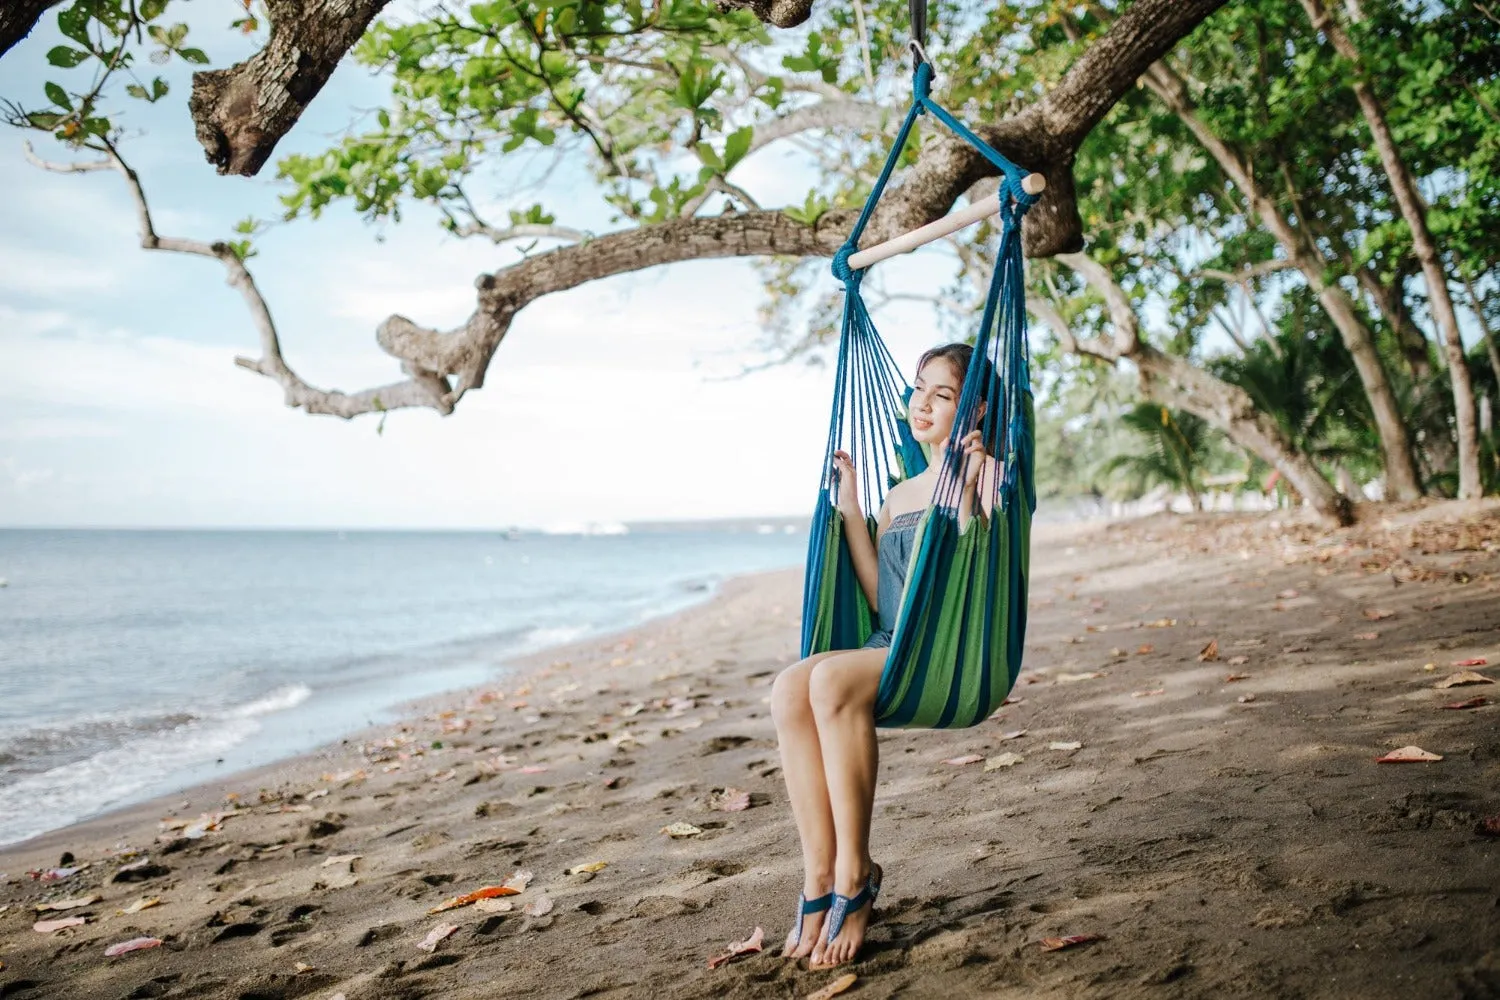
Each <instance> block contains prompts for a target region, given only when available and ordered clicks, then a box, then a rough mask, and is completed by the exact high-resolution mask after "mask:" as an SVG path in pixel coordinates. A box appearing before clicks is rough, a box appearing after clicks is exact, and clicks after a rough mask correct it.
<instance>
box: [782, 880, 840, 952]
mask: <svg viewBox="0 0 1500 1000" xmlns="http://www.w3.org/2000/svg"><path fill="white" fill-rule="evenodd" d="M832 905H833V893H831V892H825V893H824V894H823V895H821V896H819V897H818V898H816V899H808V898H807V897H806V896H804V895H802V893H800V892H799V893H797V925H796V927H794V928H793V929H792V947H793V948H796V947H797V945H799V944H801V943H802V920H803V918H804V917H809V916H811V915H812V914H814V913H822V912H823V911H824V910H826V909H828V908H829V907H830V906H832Z"/></svg>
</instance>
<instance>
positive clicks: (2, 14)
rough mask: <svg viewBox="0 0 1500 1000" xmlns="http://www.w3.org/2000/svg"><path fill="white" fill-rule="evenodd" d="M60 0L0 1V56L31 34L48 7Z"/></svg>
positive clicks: (55, 4) (53, 5)
mask: <svg viewBox="0 0 1500 1000" xmlns="http://www.w3.org/2000/svg"><path fill="white" fill-rule="evenodd" d="M60 2H61V0H5V2H4V3H0V56H4V55H5V53H7V52H9V51H10V50H11V49H12V48H13V47H14V46H15V45H16V43H17V42H19V41H20V40H21V39H23V38H25V37H26V36H27V35H29V34H31V29H32V28H34V27H36V23H37V22H38V21H40V20H41V19H42V15H43V14H45V13H47V11H48V9H50V8H52V7H55V6H57V5H58V3H60Z"/></svg>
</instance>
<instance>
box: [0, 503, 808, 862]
mask: <svg viewBox="0 0 1500 1000" xmlns="http://www.w3.org/2000/svg"><path fill="white" fill-rule="evenodd" d="M806 548H807V534H806V526H805V524H804V523H796V524H792V523H787V522H785V521H781V520H777V521H770V522H765V523H757V522H736V523H722V524H703V525H676V526H674V525H652V526H639V527H633V528H629V529H627V528H626V527H625V526H622V525H615V526H607V527H602V528H601V527H588V526H580V528H579V530H578V531H577V532H576V533H574V532H570V533H555V534H542V533H529V532H528V533H518V532H446V531H445V532H416V531H412V532H406V531H348V532H340V531H111V530H0V580H3V582H4V584H5V585H4V586H3V587H0V845H4V844H9V843H14V842H16V841H20V840H23V839H26V838H28V837H32V836H35V835H37V834H40V833H44V832H47V831H49V830H54V829H57V828H59V827H62V826H66V825H68V824H70V823H73V822H77V821H78V820H81V819H85V818H88V817H90V816H94V815H98V814H99V813H102V812H105V811H107V810H109V809H111V808H116V807H118V806H122V805H126V804H129V803H131V802H138V801H141V800H144V799H146V798H150V797H153V796H156V795H160V794H166V793H168V792H172V791H176V790H180V789H182V788H186V787H188V786H190V785H193V784H196V783H198V782H201V781H206V780H211V779H212V778H214V777H216V776H219V775H228V774H230V773H232V772H234V771H238V770H241V769H243V768H247V767H254V766H258V765H261V764H265V763H269V762H271V761H274V760H277V759H280V758H283V757H286V756H290V755H292V754H296V753H300V752H303V751H306V750H310V749H312V748H314V747H316V746H319V745H322V744H324V743H328V742H331V741H334V740H337V739H338V738H339V737H341V736H343V735H345V734H346V733H349V732H351V731H354V730H356V729H359V728H362V727H364V726H366V725H369V724H373V723H377V722H381V721H388V720H390V719H392V718H394V717H395V712H394V711H393V710H394V709H395V708H396V707H397V706H399V705H401V704H403V703H405V702H407V701H410V700H411V699H414V698H419V697H423V696H426V695H431V694H436V693H439V692H443V691H449V690H455V689H459V688H464V687H469V686H473V685H478V684H483V683H486V682H489V681H491V680H493V679H495V678H497V677H499V676H502V675H503V674H504V672H505V667H504V663H505V661H507V660H510V659H512V658H514V657H516V656H518V655H521V654H524V653H529V652H534V651H537V650H541V649H545V648H547V647H549V646H555V645H559V644H562V643H566V642H570V641H572V640H576V639H579V638H584V637H587V636H589V635H593V634H598V633H602V632H608V631H614V630H617V629H621V628H628V627H630V626H633V625H637V624H639V623H641V622H643V621H645V620H647V619H650V618H654V617H658V616H660V615H664V614H668V613H670V612H673V611H676V610H679V609H681V608H684V607H687V606H689V605H691V604H694V603H697V602H701V601H703V600H706V599H707V598H708V597H710V596H711V595H712V594H713V592H714V591H715V589H716V588H717V587H718V585H719V584H720V583H722V582H723V581H724V580H726V579H727V578H729V577H732V576H737V575H740V574H744V573H750V572H757V571H762V570H769V569H776V568H780V567H787V566H796V565H800V564H801V563H802V561H803V559H804V558H805V556H806Z"/></svg>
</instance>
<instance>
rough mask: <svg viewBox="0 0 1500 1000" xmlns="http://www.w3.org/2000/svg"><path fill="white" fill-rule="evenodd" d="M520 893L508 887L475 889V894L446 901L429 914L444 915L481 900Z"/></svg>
mask: <svg viewBox="0 0 1500 1000" xmlns="http://www.w3.org/2000/svg"><path fill="white" fill-rule="evenodd" d="M520 891H521V890H520V889H514V888H512V887H510V886H508V885H487V886H485V887H484V888H483V889H475V890H474V891H473V892H469V893H465V894H464V895H462V896H454V897H453V898H452V899H445V900H443V901H442V902H441V903H439V904H438V905H436V906H434V907H433V908H432V909H430V910H428V911H427V912H428V913H442V912H443V911H444V910H456V909H458V908H459V907H460V906H468V905H470V904H471V903H477V902H479V901H480V900H481V899H495V898H497V897H499V896H514V895H516V894H517V893H519V892H520Z"/></svg>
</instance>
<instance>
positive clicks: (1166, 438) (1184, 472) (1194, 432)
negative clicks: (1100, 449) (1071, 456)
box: [1100, 403, 1211, 510]
mask: <svg viewBox="0 0 1500 1000" xmlns="http://www.w3.org/2000/svg"><path fill="white" fill-rule="evenodd" d="M1119 422H1120V426H1122V427H1125V428H1127V429H1128V430H1130V431H1131V432H1133V435H1134V437H1135V438H1136V440H1137V441H1139V442H1143V443H1144V445H1145V449H1144V450H1143V451H1140V452H1134V453H1126V454H1120V455H1115V456H1114V457H1113V458H1110V459H1109V460H1107V461H1106V462H1105V463H1104V464H1103V466H1102V467H1101V469H1100V471H1101V472H1103V473H1104V474H1105V475H1108V476H1112V477H1115V478H1117V479H1119V480H1123V483H1122V485H1124V486H1125V487H1126V488H1127V489H1129V490H1130V491H1131V492H1132V493H1134V494H1135V495H1137V496H1139V495H1140V494H1142V493H1145V492H1146V491H1147V490H1149V489H1151V487H1153V486H1156V485H1157V484H1159V483H1165V484H1166V485H1168V486H1170V487H1172V488H1173V489H1175V490H1183V491H1185V492H1186V493H1187V495H1188V500H1189V501H1190V502H1191V503H1192V505H1193V509H1194V510H1202V509H1203V491H1202V483H1203V473H1204V467H1205V465H1206V463H1207V460H1208V457H1209V455H1208V452H1209V447H1210V444H1211V441H1210V429H1209V426H1208V424H1207V423H1206V422H1204V421H1203V420H1201V419H1199V418H1198V417H1195V416H1193V415H1192V414H1190V413H1178V412H1176V411H1174V410H1171V409H1169V408H1168V407H1165V406H1162V405H1160V404H1158V403H1137V404H1136V405H1135V406H1133V407H1131V408H1130V409H1129V410H1127V411H1125V412H1124V413H1123V414H1121V416H1120V421H1119Z"/></svg>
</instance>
